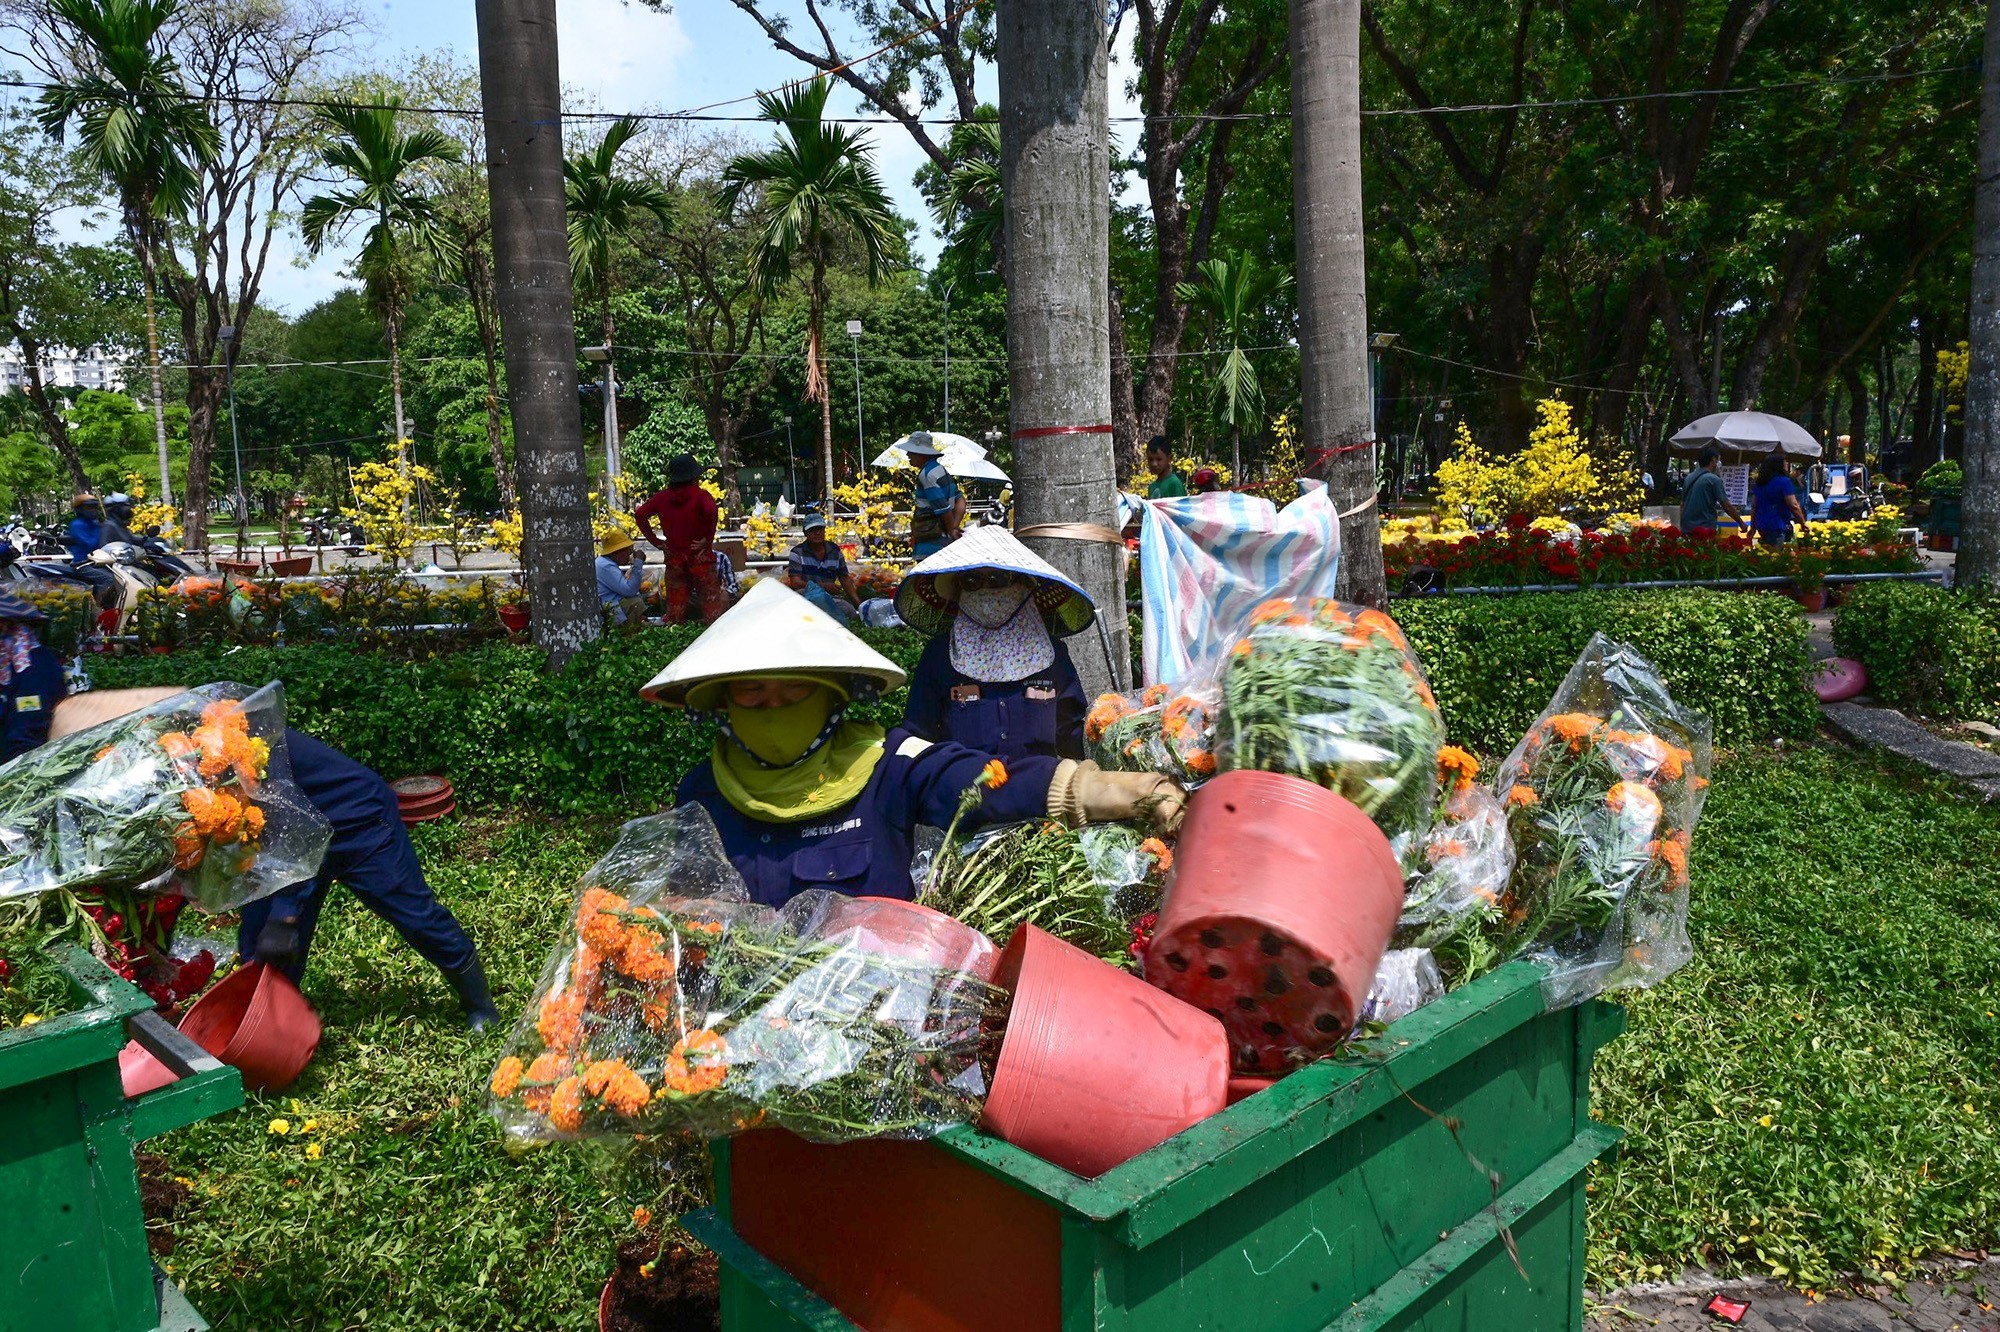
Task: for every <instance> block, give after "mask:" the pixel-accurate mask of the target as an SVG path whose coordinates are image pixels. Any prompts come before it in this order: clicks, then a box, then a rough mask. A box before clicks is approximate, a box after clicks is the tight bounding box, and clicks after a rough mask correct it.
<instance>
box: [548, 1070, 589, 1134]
mask: <svg viewBox="0 0 2000 1332" xmlns="http://www.w3.org/2000/svg"><path fill="white" fill-rule="evenodd" d="M549 1125H550V1126H551V1127H552V1128H554V1129H555V1131H556V1132H558V1133H575V1132H577V1131H578V1130H579V1129H581V1128H582V1127H583V1088H581V1087H579V1086H578V1085H577V1082H576V1079H575V1078H564V1079H563V1080H562V1081H561V1082H558V1083H557V1084H556V1087H555V1090H554V1091H553V1092H551V1093H550V1094H549Z"/></svg>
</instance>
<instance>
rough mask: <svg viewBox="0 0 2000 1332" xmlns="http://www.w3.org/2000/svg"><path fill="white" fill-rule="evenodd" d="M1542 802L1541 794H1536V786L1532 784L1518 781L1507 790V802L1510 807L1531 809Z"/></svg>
mask: <svg viewBox="0 0 2000 1332" xmlns="http://www.w3.org/2000/svg"><path fill="white" fill-rule="evenodd" d="M1541 803H1542V798H1541V796H1540V795H1538V794H1536V791H1535V788H1534V787H1532V786H1523V785H1521V784H1520V783H1519V782H1516V783H1514V785H1513V786H1511V787H1509V788H1508V790H1507V804H1508V806H1509V807H1510V808H1511V807H1519V808H1521V809H1529V808H1532V807H1533V806H1535V805H1539V804H1541Z"/></svg>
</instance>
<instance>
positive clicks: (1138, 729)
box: [1083, 679, 1221, 790]
mask: <svg viewBox="0 0 2000 1332" xmlns="http://www.w3.org/2000/svg"><path fill="white" fill-rule="evenodd" d="M1220 701H1221V695H1220V693H1219V692H1218V691H1217V690H1216V688H1215V686H1214V684H1213V683H1212V682H1209V681H1206V680H1200V679H1196V680H1191V681H1188V682H1187V687H1186V688H1179V689H1174V688H1169V687H1168V686H1166V685H1148V686H1147V687H1146V688H1145V689H1143V690H1140V691H1138V692H1136V693H1131V694H1100V695H1098V697H1097V701H1096V702H1094V703H1092V704H1091V705H1090V711H1089V712H1088V713H1086V714H1085V715H1084V721H1083V738H1084V743H1085V745H1086V746H1087V747H1088V748H1089V751H1090V756H1091V757H1092V758H1094V759H1096V760H1097V763H1098V766H1100V767H1104V768H1112V769H1116V770H1119V771H1123V772H1161V773H1165V774H1166V775H1168V776H1169V777H1172V778H1174V779H1176V780H1177V781H1179V782H1180V783H1181V785H1183V786H1185V787H1187V788H1188V789H1189V790H1193V789H1194V788H1195V787H1198V786H1200V785H1201V784H1202V783H1203V782H1205V781H1207V780H1208V779H1209V778H1210V777H1213V776H1214V775H1215V713H1216V707H1217V704H1218V703H1219V702H1220Z"/></svg>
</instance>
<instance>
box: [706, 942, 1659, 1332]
mask: <svg viewBox="0 0 2000 1332" xmlns="http://www.w3.org/2000/svg"><path fill="white" fill-rule="evenodd" d="M1540 981H1541V978H1540V974H1539V973H1538V972H1536V971H1535V970H1534V969H1533V968H1530V967H1526V966H1522V965H1517V966H1512V967H1507V968H1503V969H1502V970H1501V971H1498V972H1495V973H1494V974H1493V975H1491V976H1488V977H1485V978H1483V979H1482V980H1480V981H1478V982H1475V983H1474V984H1472V985H1468V986H1466V987H1465V988H1463V989H1462V990H1459V991H1457V992H1455V993H1454V994H1452V995H1449V996H1447V997H1446V998H1444V999H1441V1000H1439V1001H1437V1002H1436V1003H1434V1004H1432V1005H1429V1006H1428V1007H1427V1008H1425V1009H1423V1010H1420V1011H1419V1012H1418V1013H1416V1014H1413V1015H1412V1016H1411V1017H1410V1018H1407V1019H1405V1020H1404V1021H1403V1022H1400V1023H1397V1024H1396V1025H1395V1026H1394V1027H1392V1028H1391V1029H1390V1031H1389V1032H1388V1034H1387V1035H1386V1036H1385V1037H1384V1038H1383V1039H1381V1040H1380V1041H1377V1042H1375V1043H1373V1044H1372V1045H1371V1046H1370V1047H1368V1048H1367V1049H1366V1050H1365V1051H1363V1052H1361V1053H1359V1054H1358V1055H1357V1057H1354V1058H1350V1059H1347V1060H1343V1061H1340V1062H1338V1063H1322V1064H1317V1065H1313V1066H1311V1067H1309V1068H1307V1069H1304V1070H1301V1071H1300V1072H1299V1073H1296V1074H1294V1075H1292V1076H1291V1077H1289V1078H1287V1079H1285V1080H1284V1081H1282V1082H1280V1083H1279V1084H1277V1085H1276V1086H1274V1087H1272V1088H1270V1089H1269V1090H1266V1091H1264V1092H1261V1093H1259V1094H1258V1095H1256V1096H1253V1097H1251V1098H1249V1099H1248V1100H1246V1101H1244V1102H1242V1103H1241V1104H1239V1105H1237V1106H1234V1107H1232V1108H1231V1109H1230V1110H1228V1111H1226V1112H1225V1113H1223V1114H1221V1115H1217V1116H1215V1117H1214V1118H1212V1119H1210V1120H1208V1121H1206V1122H1204V1123H1202V1124H1200V1125H1196V1126H1195V1127H1194V1128H1191V1129H1189V1130H1188V1131H1187V1132H1185V1133H1183V1134H1181V1135H1179V1136H1178V1137H1176V1138H1174V1139H1172V1140H1170V1141H1169V1142H1167V1143H1163V1144H1161V1145H1160V1146H1159V1147H1157V1148H1155V1149H1154V1150H1153V1151H1151V1152H1148V1153H1146V1154H1145V1155H1143V1156H1141V1157H1138V1158H1136V1159H1135V1160H1133V1161H1129V1162H1127V1163H1125V1164H1124V1165H1122V1166H1120V1167H1118V1168H1117V1169H1115V1170H1113V1171H1110V1172H1107V1173H1106V1174H1105V1175H1104V1176H1102V1177H1100V1178H1098V1179H1096V1180H1083V1179H1079V1178H1077V1177H1075V1176H1072V1175H1069V1174H1067V1173H1066V1172H1064V1171H1061V1170H1059V1169H1057V1168H1055V1167H1053V1166H1050V1165H1049V1164H1048V1163H1047V1162H1044V1161H1040V1160H1038V1159H1036V1158H1034V1157H1031V1156H1028V1155H1027V1154H1026V1153H1023V1152H1020V1151H1018V1150H1017V1149H1015V1148H1012V1147H1010V1146H1008V1145H1007V1144H1006V1143H1002V1142H998V1141H997V1140H994V1139H990V1138H985V1137H983V1136H981V1135H978V1134H975V1133H971V1132H969V1131H965V1130H953V1131H952V1132H951V1133H949V1134H946V1135H944V1136H943V1137H941V1138H939V1139H935V1140H933V1141H932V1142H931V1143H929V1144H926V1145H925V1150H934V1151H939V1152H944V1153H948V1154H950V1155H952V1156H954V1157H956V1158H958V1159H959V1160H961V1161H964V1162H966V1163H968V1164H970V1165H973V1166H975V1167H977V1168H978V1169H980V1170H982V1171H984V1172H986V1173H988V1174H990V1175H991V1176H993V1177H994V1178H996V1179H999V1180H1003V1181H1006V1182H1008V1183H1009V1184H1010V1185H1011V1186H1012V1187H1014V1188H1017V1189H1019V1190H1021V1191H1022V1192H1023V1193H1025V1194H1027V1195H1029V1196H1031V1197H1034V1198H1037V1199H1039V1200H1041V1201H1042V1202H1044V1203H1046V1204H1048V1205H1050V1206H1052V1207H1054V1208H1055V1209H1057V1211H1058V1212H1059V1213H1060V1214H1061V1216H1062V1232H1061V1233H1062V1253H1061V1265H1060V1278H1059V1279H1060V1282H1061V1285H1062V1290H1061V1309H1062V1328H1063V1332H1447V1329H1450V1330H1451V1332H1473V1330H1478V1332H1485V1330H1487V1329H1493V1330H1495V1332H1498V1330H1499V1329H1505V1330H1506V1332H1580V1329H1581V1328H1582V1325H1583V1262H1584V1218H1585V1180H1586V1177H1587V1171H1588V1168H1589V1165H1590V1162H1591V1161H1593V1160H1596V1159H1598V1158H1599V1157H1601V1156H1603V1155H1605V1154H1606V1153H1607V1152H1609V1151H1610V1150H1611V1149H1612V1148H1613V1147H1614V1146H1615V1144H1616V1143H1617V1141H1618V1138H1619V1133H1618V1130H1616V1129H1614V1128H1611V1127H1609V1126H1606V1125H1602V1124H1597V1123H1595V1122H1594V1121H1592V1120H1591V1119H1590V1118H1589V1076H1590V1065H1591V1062H1592V1060H1593V1058H1594V1057H1595V1054H1596V1051H1597V1050H1598V1049H1599V1048H1600V1047H1601V1046H1602V1045H1603V1044H1604V1043H1605V1042H1606V1041H1608V1040H1610V1039H1612V1038H1613V1037H1614V1036H1615V1035H1616V1034H1617V1033H1618V1032H1619V1031H1620V1030H1622V1028H1623V1013H1622V1010H1619V1009H1617V1008H1615V1007H1613V1006H1610V1005H1606V1004H1601V1003H1589V1004H1585V1005H1582V1006H1580V1007H1576V1008H1570V1009H1562V1010H1558V1011H1554V1012H1550V1011H1548V1010H1547V1009H1546V1008H1545V1006H1544V1004H1543V1001H1542V996H1541V985H1540ZM726 1150H727V1149H726V1147H725V1148H723V1149H722V1156H723V1160H724V1161H726V1159H727V1156H726ZM732 1202H734V1204H735V1205H739V1206H740V1205H742V1198H741V1196H740V1194H739V1196H738V1197H736V1198H734V1199H731V1198H730V1197H728V1196H724V1197H723V1198H721V1199H720V1200H719V1202H718V1208H717V1211H716V1212H714V1213H706V1214H702V1215H701V1218H700V1225H699V1226H695V1222H694V1219H692V1218H691V1219H690V1225H691V1227H693V1228H695V1229H696V1233H697V1235H699V1236H701V1237H702V1238H704V1239H705V1240H706V1239H707V1238H708V1235H707V1234H704V1233H703V1231H704V1230H706V1231H708V1232H710V1233H712V1234H714V1235H715V1236H716V1237H717V1239H718V1240H719V1241H720V1242H719V1243H715V1244H713V1245H712V1247H715V1248H716V1251H717V1252H718V1254H720V1255H721V1257H722V1261H723V1266H724V1270H725V1273H726V1275H725V1279H724V1284H723V1292H724V1304H723V1325H724V1327H725V1328H726V1329H728V1332H766V1330H767V1329H778V1328H786V1329H793V1328H810V1329H813V1332H834V1329H840V1332H846V1329H849V1328H852V1327H854V1324H853V1323H852V1322H851V1321H849V1320H848V1319H846V1318H845V1317H843V1316H842V1315H841V1314H839V1313H838V1312H837V1311H834V1310H832V1309H830V1308H828V1307H827V1305H826V1303H825V1301H823V1300H821V1299H820V1297H818V1296H816V1295H813V1294H812V1293H811V1292H809V1291H807V1290H805V1289H804V1288H803V1287H802V1286H800V1285H799V1284H798V1282H797V1281H796V1280H794V1279H793V1278H792V1277H791V1276H790V1275H789V1274H787V1273H785V1272H782V1271H779V1270H777V1269H776V1267H775V1265H774V1264H772V1263H771V1262H770V1260H769V1259H767V1258H765V1257H764V1255H762V1254H761V1253H758V1252H757V1251H756V1250H755V1249H754V1248H752V1247H751V1246H749V1245H747V1244H745V1243H744V1241H743V1240H742V1239H741V1238H740V1237H739V1236H737V1235H736V1233H735V1232H734V1230H733V1229H732V1228H731V1227H730V1225H729V1221H728V1217H729V1214H730V1208H731V1205H732ZM808 1242H809V1239H808ZM939 1243H940V1244H941V1245H949V1244H950V1243H951V1237H950V1236H948V1235H944V1236H940V1237H939ZM801 1300H804V1301H806V1303H805V1304H803V1305H802V1304H801V1303H800V1301H801ZM954 1326H955V1325H954ZM867 1332H937V1329H936V1328H933V1327H931V1326H929V1325H926V1326H923V1327H921V1328H919V1327H916V1326H915V1325H913V1326H912V1328H910V1329H904V1328H900V1327H898V1328H873V1327H871V1328H869V1329H868V1330H867ZM980 1332H999V1330H998V1329H986V1328H981V1329H980Z"/></svg>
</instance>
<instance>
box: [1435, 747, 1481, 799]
mask: <svg viewBox="0 0 2000 1332" xmlns="http://www.w3.org/2000/svg"><path fill="white" fill-rule="evenodd" d="M1478 775H1479V760H1478V759H1476V758H1474V757H1473V756H1472V755H1471V754H1469V753H1467V752H1466V751H1465V750H1463V749H1460V748H1459V747H1458V746H1457V745H1446V746H1444V747H1443V748H1442V749H1440V750H1438V780H1439V781H1440V782H1442V783H1443V784H1444V785H1445V786H1446V787H1448V788H1449V789H1451V790H1453V791H1463V790H1465V789H1466V788H1468V787H1470V786H1471V785H1472V779H1473V778H1475V777H1477V776H1478Z"/></svg>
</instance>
